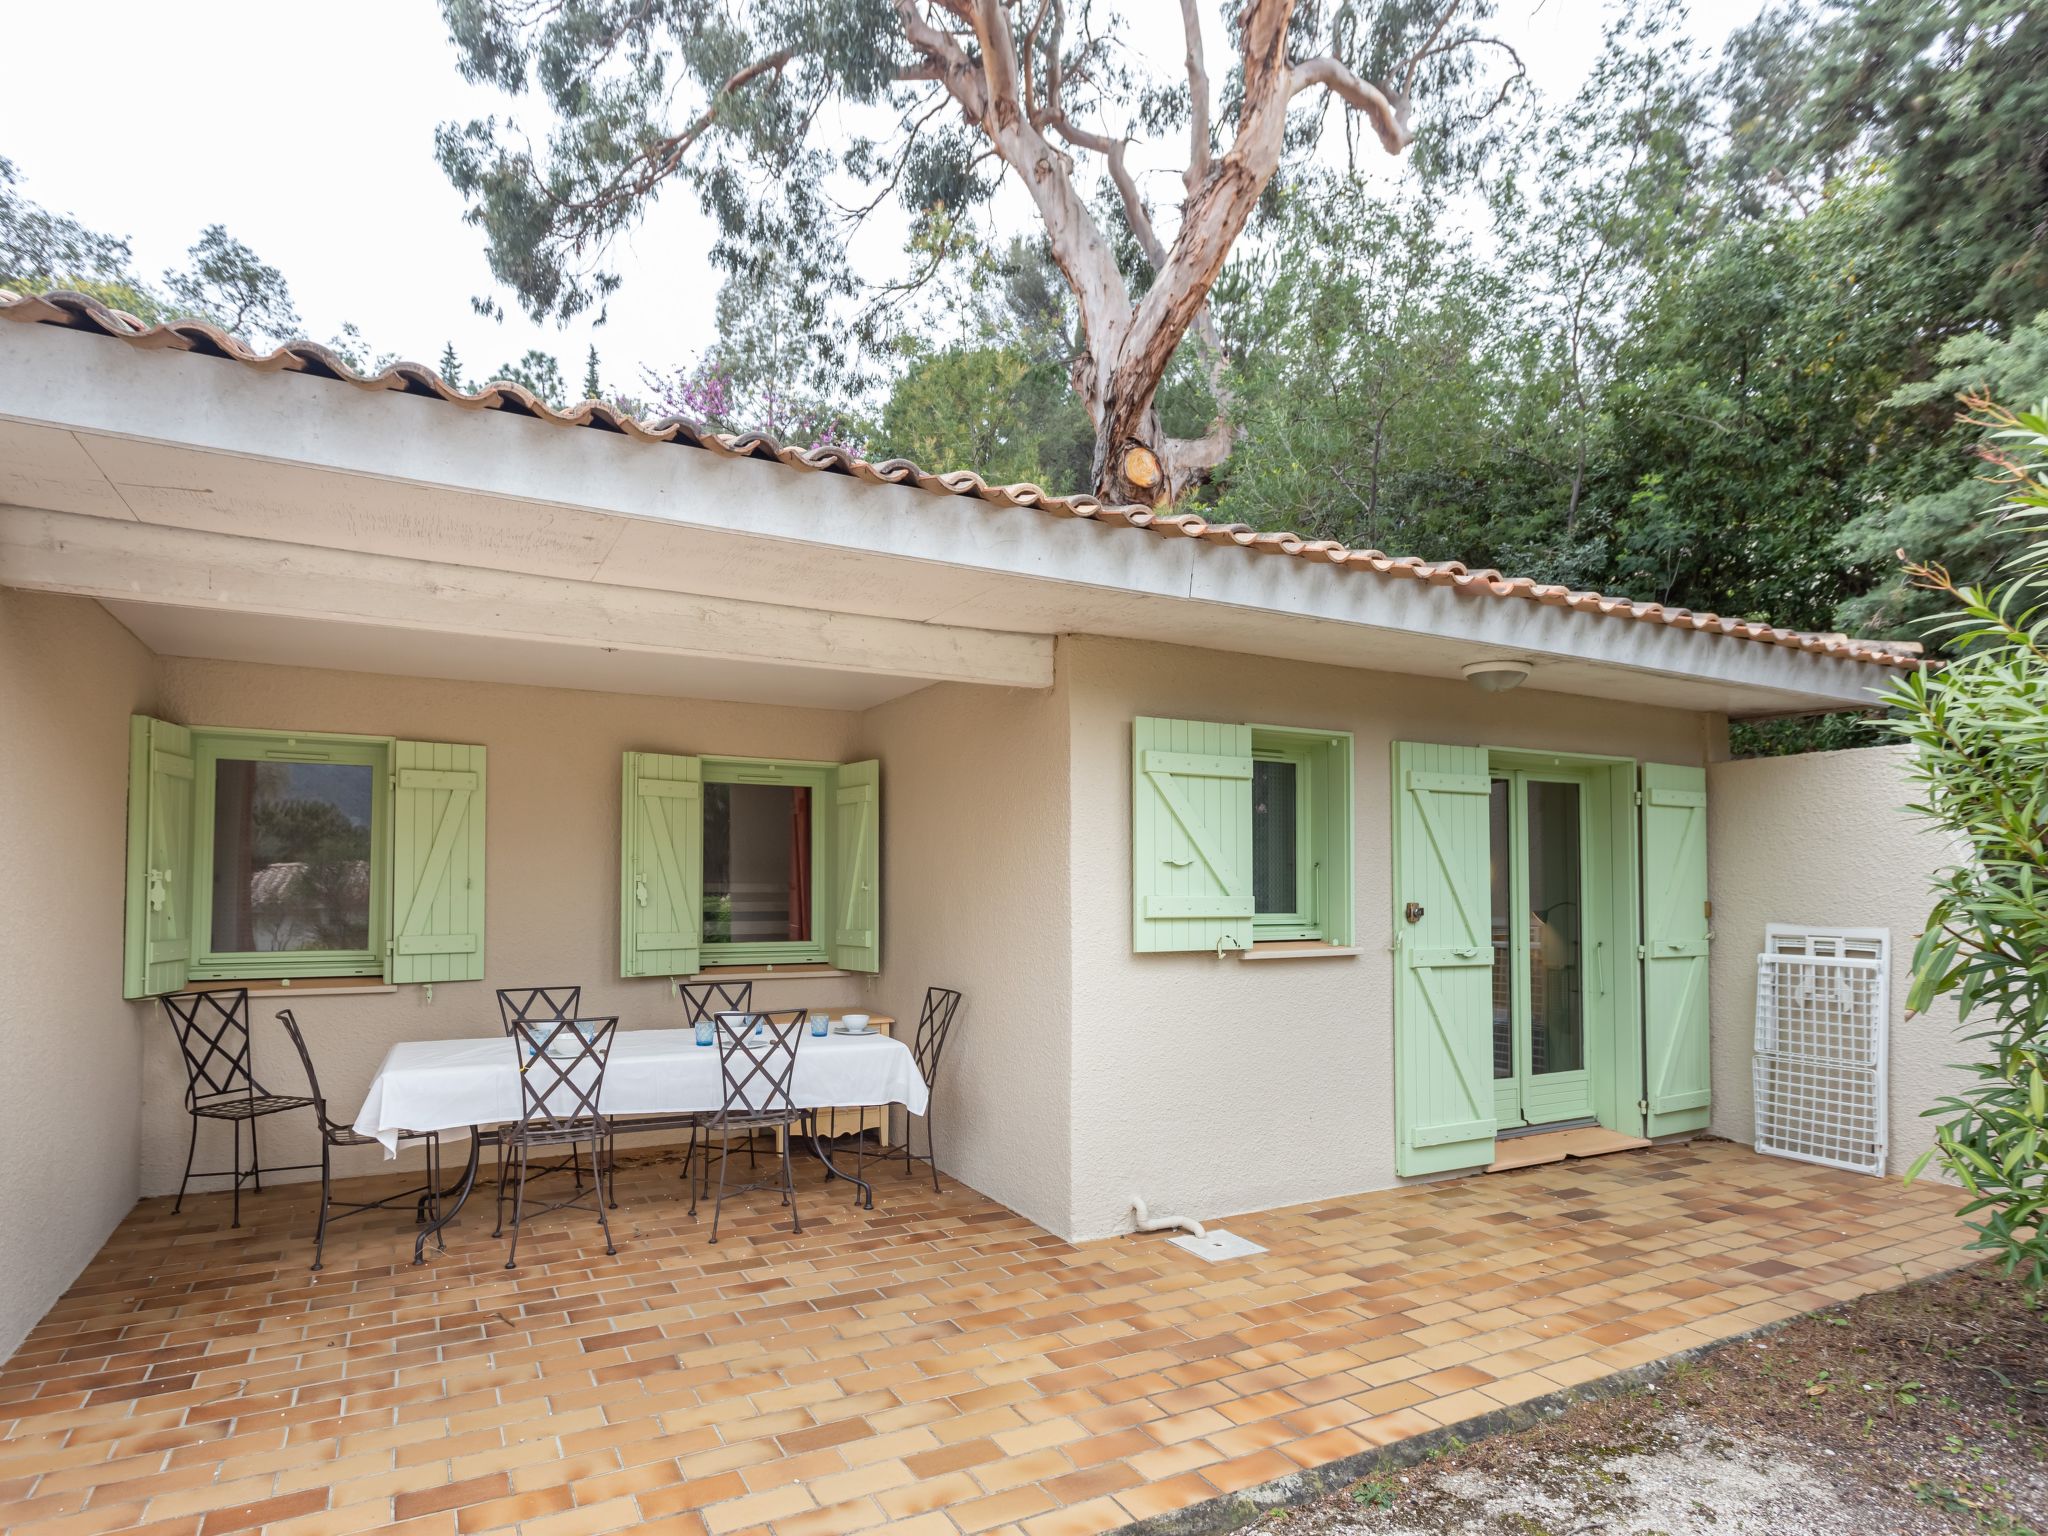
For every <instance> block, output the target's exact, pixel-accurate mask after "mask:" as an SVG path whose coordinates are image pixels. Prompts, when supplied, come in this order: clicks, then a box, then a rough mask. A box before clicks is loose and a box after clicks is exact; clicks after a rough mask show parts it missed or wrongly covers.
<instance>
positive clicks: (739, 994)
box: [676, 981, 754, 1026]
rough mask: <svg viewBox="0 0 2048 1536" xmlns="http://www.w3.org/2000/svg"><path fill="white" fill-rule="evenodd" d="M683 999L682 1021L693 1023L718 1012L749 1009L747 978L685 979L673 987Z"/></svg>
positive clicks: (751, 1006)
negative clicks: (719, 979)
mask: <svg viewBox="0 0 2048 1536" xmlns="http://www.w3.org/2000/svg"><path fill="white" fill-rule="evenodd" d="M676 991H677V992H678V993H679V994H680V995H681V997H682V999H683V1022H684V1023H685V1024H689V1025H693V1026H694V1025H695V1024H696V1023H697V1022H698V1021H699V1020H701V1019H708V1018H710V1017H711V1016H712V1015H713V1014H718V1013H752V1012H753V1011H754V984H753V983H752V982H751V981H686V982H683V983H682V984H681V985H679V986H678V987H677V988H676Z"/></svg>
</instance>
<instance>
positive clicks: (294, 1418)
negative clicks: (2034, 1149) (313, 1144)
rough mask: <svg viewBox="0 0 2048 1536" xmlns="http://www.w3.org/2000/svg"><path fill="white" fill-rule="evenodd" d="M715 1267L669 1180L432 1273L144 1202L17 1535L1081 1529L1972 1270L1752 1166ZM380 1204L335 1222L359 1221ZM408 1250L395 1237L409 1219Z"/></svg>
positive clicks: (220, 1200) (979, 1204) (15, 1443)
mask: <svg viewBox="0 0 2048 1536" xmlns="http://www.w3.org/2000/svg"><path fill="white" fill-rule="evenodd" d="M806 1172H807V1175H808V1177H806V1179H805V1181H804V1183H803V1185H802V1187H801V1194H800V1198H801V1201H802V1209H803V1213H804V1223H805V1224H804V1231H803V1233H802V1234H801V1235H796V1234H793V1233H791V1232H790V1231H788V1229H787V1214H786V1212H784V1211H783V1209H782V1208H781V1206H780V1204H779V1202H778V1201H777V1200H776V1199H775V1198H774V1197H773V1196H761V1195H756V1196H749V1197H746V1198H745V1199H742V1200H741V1201H739V1202H737V1203H735V1204H732V1205H731V1206H729V1208H728V1210H727V1211H726V1215H725V1221H724V1223H723V1226H722V1229H721V1234H720V1235H721V1239H722V1240H721V1242H720V1243H719V1244H718V1246H717V1247H716V1248H713V1247H711V1246H710V1245H709V1243H708V1242H706V1241H705V1240H704V1239H705V1237H706V1236H707V1226H706V1223H704V1222H702V1221H699V1222H692V1221H691V1220H689V1219H688V1217H687V1215H686V1214H685V1207H686V1199H685V1198H684V1196H683V1190H682V1186H681V1185H680V1183H679V1181H678V1180H677V1178H676V1170H675V1164H674V1162H673V1160H672V1159H668V1158H664V1157H663V1156H661V1155H660V1154H659V1153H655V1154H649V1155H643V1157H642V1158H641V1159H640V1160H639V1161H637V1162H635V1163H632V1164H629V1165H628V1166H627V1167H626V1168H625V1169H623V1170H622V1172H621V1175H620V1178H619V1181H618V1183H619V1187H618V1196H619V1202H620V1208H619V1209H618V1211H616V1212H615V1213H613V1214H614V1230H615V1232H616V1234H617V1237H618V1246H619V1253H618V1255H617V1256H616V1257H615V1258H610V1259H607V1258H605V1257H604V1255H603V1253H602V1251H601V1243H600V1241H599V1240H598V1237H597V1233H596V1229H595V1227H594V1225H593V1224H592V1223H591V1221H590V1219H589V1216H588V1213H587V1212H582V1213H573V1212H564V1213H558V1214H555V1215H551V1216H547V1217H542V1218H538V1219H536V1220H535V1221H534V1222H533V1223H532V1224H531V1227H530V1229H529V1231H528V1232H527V1233H526V1236H525V1237H524V1239H523V1240H522V1242H521V1247H520V1257H521V1264H520V1267H519V1269H518V1270H516V1271H513V1272H511V1273H507V1272H506V1271H504V1270H503V1268H502V1267H501V1266H502V1264H503V1261H504V1245H503V1243H502V1241H493V1240H491V1239H490V1237H489V1236H488V1233H489V1231H490V1211H489V1202H488V1201H487V1200H479V1201H478V1202H476V1203H475V1204H473V1205H472V1206H471V1208H470V1209H469V1210H468V1211H466V1212H465V1213H464V1216H463V1218H462V1219H461V1221H460V1222H459V1223H458V1224H457V1225H456V1226H455V1227H454V1228H453V1229H452V1230H451V1232H450V1234H449V1247H448V1251H447V1253H445V1254H436V1255H435V1256H434V1258H433V1259H432V1261H431V1262H430V1263H429V1264H427V1265H425V1266H423V1267H420V1268H417V1269H416V1268H414V1267H413V1266H412V1265H411V1264H410V1263H408V1262H406V1261H407V1260H408V1259H409V1257H410V1246H411V1235H412V1234H411V1231H410V1229H409V1228H406V1227H404V1226H403V1224H402V1222H401V1221H399V1220H386V1219H384V1218H383V1217H368V1218H363V1219H362V1220H359V1221H354V1222H350V1223H347V1224H345V1225H343V1226H341V1227H338V1228H336V1229H335V1231H334V1233H332V1234H331V1239H332V1240H331V1241H330V1245H329V1248H328V1255H327V1268H326V1269H325V1270H324V1271H323V1272H322V1273H321V1274H319V1275H313V1274H310V1273H309V1272H308V1271H307V1270H306V1268H305V1264H306V1262H307V1260H308V1258H309V1257H310V1243H309V1240H308V1239H309V1234H310V1230H311V1225H312V1201H311V1191H310V1190H309V1189H308V1187H307V1186H304V1185H293V1186H286V1187H284V1188H282V1189H273V1190H269V1191H266V1192H264V1193H263V1194H262V1195H260V1196H251V1197H249V1198H247V1199H245V1201H244V1208H245V1212H246V1213H247V1214H248V1218H249V1219H248V1221H247V1223H246V1224H245V1225H244V1226H243V1227H242V1229H241V1230H239V1231H232V1232H231V1231H229V1230H227V1225H226V1223H227V1205H228V1202H227V1199H226V1197H225V1196H212V1195H207V1196H197V1197H194V1198H192V1199H191V1200H188V1202H187V1208H186V1210H185V1212H184V1213H183V1214H182V1215H179V1216H174V1215H173V1214H172V1213H171V1210H170V1202H169V1201H167V1200H149V1201H145V1202H143V1203H142V1204H141V1205H139V1206H138V1207H137V1208H136V1210H135V1211H134V1212H133V1213H132V1214H131V1215H130V1216H129V1217H128V1219H127V1220H126V1221H124V1222H123V1223H122V1225H121V1228H120V1230H119V1231H117V1232H116V1233H115V1234H114V1236H113V1237H112V1238H111V1239H110V1240H109V1241H108V1243H107V1245H106V1247H105V1248H104V1250H103V1251H102V1252H101V1253H100V1255H99V1256H98V1257H97V1258H96V1259H95V1260H94V1261H93V1263H92V1264H91V1265H90V1266H89V1267H88V1268H87V1270H86V1272H85V1273H84V1274H83V1275H81V1276H80V1277H79V1280H78V1282H77V1284H76V1285H74V1286H73V1287H72V1289H71V1291H70V1292H69V1293H68V1294H67V1295H66V1296H65V1297H64V1298H63V1299H62V1300H61V1301H60V1302H59V1303H58V1304H57V1305H56V1306H55V1307H54V1308H52V1310H51V1312H50V1314H49V1316H48V1317H46V1318H45V1319H44V1320H43V1321H42V1323H41V1324H39V1325H38V1326H37V1328H36V1329H35V1331H34V1332H33V1333H32V1334H31V1335H30V1337H29V1338H28V1340H27V1341H26V1342H25V1343H24V1344H23V1346H22V1348H21V1350H20V1351H19V1352H18V1353H17V1354H16V1356H15V1357H14V1359H13V1360H11V1361H9V1362H8V1363H7V1364H6V1365H5V1366H4V1367H0V1531H4V1532H8V1533H14V1532H20V1533H23V1536H72V1533H78V1536H88V1533H99V1532H114V1531H132V1530H144V1529H148V1530H161V1531H163V1532H165V1533H166V1536H236V1533H239V1532H243V1531H253V1530H255V1529H257V1528H259V1527H261V1528H263V1529H265V1530H267V1531H270V1532H275V1533H278V1536H350V1533H353V1532H357V1531H370V1530H377V1531H386V1530H389V1531H396V1532H402V1533H403V1536H481V1533H486V1532H494V1531H508V1532H509V1531H512V1530H513V1529H514V1528H515V1527H516V1529H517V1532H518V1536H607V1533H610V1532H614V1531H623V1530H626V1529H629V1528H635V1529H638V1530H640V1531H646V1532H651V1533H654V1536H707V1533H708V1536H732V1533H740V1532H755V1531H765V1532H768V1533H770V1536H824V1533H831V1532H841V1531H844V1532H856V1531H868V1530H880V1529H883V1528H887V1529H888V1530H889V1531H891V1532H901V1533H906V1536H963V1533H970V1536H971V1533H980V1532H993V1533H997V1536H1005V1533H1010V1532H1021V1533H1022V1536H1089V1533H1092V1532H1097V1531H1104V1530H1110V1529H1114V1528H1115V1527H1117V1526H1119V1525H1122V1524H1125V1523H1128V1522H1129V1521H1131V1520H1134V1519H1141V1518H1145V1517H1148V1516H1151V1515H1157V1514H1163V1513H1167V1512H1170V1511H1174V1510H1179V1509H1184V1508H1186V1507H1187V1506H1189V1505H1191V1504H1195V1503H1199V1502H1201V1501H1202V1500H1204V1499H1208V1498H1212V1497H1214V1496H1215V1495H1216V1494H1217V1493H1219V1492H1236V1491H1238V1490H1240V1489H1243V1488H1248V1487H1252V1486H1254V1485H1256V1484H1259V1483H1263V1482H1267V1481H1270V1480H1272V1479H1274V1478H1278V1477H1281V1476H1284V1475H1286V1474H1287V1473H1289V1472H1290V1471H1292V1470H1294V1469H1296V1468H1298V1467H1313V1466H1316V1465H1320V1464H1322V1463H1324V1462H1328V1461H1331V1460H1335V1459H1338V1458H1341V1457H1344V1456H1348V1455H1351V1454H1353V1453H1355V1452H1357V1451H1360V1450H1363V1449H1365V1448H1367V1447H1369V1446H1376V1445H1385V1444H1389V1443H1391V1442H1393V1441H1396V1440H1399V1439H1402V1438H1404V1437H1406V1436H1410V1435H1415V1434H1421V1433H1426V1432H1427V1431H1429V1430H1431V1429H1433V1428H1435V1427H1437V1426H1439V1425H1443V1424H1450V1423H1457V1422H1460V1421H1462V1420H1464V1419H1466V1418H1470V1417H1473V1416H1476V1415H1478V1414H1482V1413H1486V1412H1490V1411H1492V1410H1494V1409H1496V1408H1498V1407H1499V1406H1501V1405H1502V1404H1512V1403H1519V1402H1525V1401H1528V1400H1529V1399H1531V1398H1535V1397H1540V1396H1543V1395H1544V1394H1546V1393H1548V1392H1551V1391H1555V1390H1558V1389H1559V1388H1562V1387H1566V1386H1572V1385H1577V1384H1580V1383H1583V1382H1587V1381H1591V1380H1593V1379H1595V1378H1597V1377H1599V1376H1602V1375H1605V1374H1608V1373H1610V1372H1612V1371H1616V1370H1620V1369H1625V1368H1626V1367H1628V1366H1630V1365H1634V1364H1638V1363H1640V1362H1643V1361H1647V1360H1654V1359H1657V1358H1660V1357H1662V1356H1665V1355H1668V1354H1671V1353H1674V1352H1676V1351H1679V1350H1683V1349H1688V1348H1691V1347H1693V1346H1695V1345H1698V1344H1701V1343H1705V1342H1711V1341H1713V1340H1716V1339H1722V1338H1728V1337H1732V1336H1734V1335H1736V1334H1738V1333H1741V1332H1744V1331H1747V1330H1749V1329H1752V1328H1755V1327H1758V1326H1760V1325H1762V1324H1764V1323H1768V1322H1773V1321H1777V1320H1780V1319H1782V1318H1785V1317H1788V1316H1791V1315H1793V1314H1794V1313H1796V1312H1798V1311H1801V1310H1805V1309H1808V1308H1811V1307H1815V1306H1819V1305H1823V1304H1825V1303H1826V1302H1828V1301H1830V1300H1839V1299H1845V1298H1847V1297H1851V1296H1856V1295H1862V1294H1865V1293H1867V1292H1869V1291H1872V1290H1877V1289H1881V1288H1883V1287H1885V1286H1889V1285H1896V1284H1899V1283H1901V1282H1902V1281H1904V1280H1907V1279H1911V1278H1915V1277H1917V1276H1920V1275H1925V1274H1930V1273H1933V1272H1935V1271H1937V1270H1940V1269H1943V1268H1947V1267H1949V1266H1951V1265H1953V1264H1955V1263H1958V1262H1960V1261H1961V1260H1962V1258H1963V1257H1964V1254H1963V1252H1962V1244H1963V1242H1964V1240H1965V1238H1966V1236H1967V1233H1966V1232H1965V1230H1964V1229H1963V1228H1962V1226H1961V1225H1960V1223H1958V1222H1957V1221H1956V1220H1955V1218H1954V1216H1953V1215H1952V1214H1951V1209H1950V1208H1951V1205H1952V1201H1953V1197H1952V1195H1951V1193H1950V1192H1949V1191H1947V1190H1945V1189H1942V1188H1940V1187H1938V1186H1935V1185H1931V1184H1928V1185H1920V1186H1916V1187H1914V1188H1911V1189H1906V1188H1902V1187H1901V1186H1899V1185H1897V1184H1889V1183H1884V1182H1880V1181H1877V1180H1871V1179H1862V1178H1856V1177H1853V1176H1851V1175H1848V1174H1844V1173H1838V1172H1834V1171H1831V1170H1826V1169H1821V1168H1813V1167H1807V1166H1803V1165H1800V1164H1795V1163H1788V1162H1782V1161H1777V1160H1773V1159H1766V1158H1759V1157H1756V1156H1754V1155H1753V1154H1751V1153H1748V1152H1746V1151H1743V1150H1742V1149H1740V1148H1737V1147H1733V1146H1729V1145H1727V1144H1725V1143H1712V1142H1709V1143H1699V1144H1695V1145H1692V1146H1684V1147H1658V1148H1652V1149H1649V1150H1646V1151H1641V1152H1633V1153H1626V1154H1621V1155H1618V1156H1614V1157H1609V1158H1604V1159H1600V1160H1597V1161H1593V1162H1579V1163H1567V1164H1562V1165H1554V1166H1551V1167H1546V1168H1534V1169H1526V1170H1521V1171H1518V1172H1513V1173H1506V1174H1498V1175H1490V1176H1487V1177H1483V1178H1471V1179H1463V1180H1457V1181H1452V1182H1446V1183H1438V1184H1432V1185H1427V1186H1416V1187H1411V1188H1405V1189H1401V1190H1394V1191H1388V1192H1384V1193H1380V1194H1370V1195H1357V1196H1352V1197H1349V1198H1347V1199H1343V1200H1338V1201H1324V1202H1318V1203H1313V1204H1311V1205H1307V1206H1298V1207H1294V1208H1291V1209H1287V1210H1279V1211H1270V1212H1266V1213H1263V1214H1259V1215H1254V1216H1243V1217H1236V1218H1233V1219H1232V1220H1231V1222H1230V1226H1231V1228H1232V1230H1234V1231H1236V1232H1238V1233H1239V1234H1240V1235H1242V1236H1244V1237H1247V1238H1250V1239H1251V1240H1252V1241H1254V1242H1256V1243H1259V1244H1261V1245H1263V1246H1264V1247H1265V1248H1266V1249H1267V1250H1268V1251H1267V1252H1266V1253H1264V1254H1262V1255H1259V1256H1256V1257H1253V1258H1250V1259H1245V1260H1239V1261H1234V1262H1231V1263H1228V1264H1221V1265H1213V1266H1212V1265H1208V1264H1205V1263H1203V1262H1202V1261H1200V1260H1198V1259H1195V1258H1193V1257H1192V1256H1190V1255H1187V1254H1185V1253H1182V1252H1181V1251H1180V1250H1178V1249H1175V1248H1173V1247H1171V1246H1170V1245H1168V1244H1167V1243H1165V1242H1164V1241H1163V1240H1160V1239H1156V1238H1134V1239H1120V1240H1111V1241H1108V1242H1102V1243H1090V1244H1085V1245H1081V1246H1078V1247H1077V1246H1074V1245H1071V1244H1068V1243H1065V1242H1062V1241H1061V1240H1060V1239H1058V1238H1055V1237H1053V1236H1051V1235H1050V1234H1048V1233H1046V1232H1044V1231H1041V1230H1040V1229H1038V1228H1036V1227H1034V1226H1032V1225H1031V1224H1030V1223H1029V1222H1027V1221H1025V1220H1024V1219H1023V1218H1022V1217H1020V1216H1017V1215H1015V1214H1013V1213H1011V1212H1009V1211H1006V1210H1004V1209H1002V1208H1001V1207H1000V1206H997V1205H995V1204H994V1203H992V1202H990V1201H988V1200H986V1199H983V1198H981V1197H980V1196H978V1195H975V1194H974V1193H973V1192H971V1191H968V1190H965V1189H962V1188H960V1187H959V1186H957V1185H954V1184H951V1183H950V1182H949V1184H948V1187H947V1189H946V1191H945V1192H944V1193H943V1194H939V1195H935V1194H933V1192H932V1190H931V1186H930V1183H929V1182H928V1180H927V1179H925V1178H924V1177H922V1175H921V1173H920V1176H919V1177H909V1178H906V1177H905V1176H903V1174H902V1173H901V1171H900V1169H895V1170H884V1171H882V1172H881V1173H880V1175H879V1177H880V1183H879V1185H878V1187H877V1199H876V1209H875V1210H874V1211H873V1212H863V1211H860V1210H857V1209H856V1208H854V1206H853V1205H852V1204H851V1202H850V1200H848V1198H847V1190H846V1187H845V1186H844V1185H837V1186H830V1185H825V1184H822V1183H821V1182H819V1180H818V1179H817V1177H816V1173H815V1168H814V1167H807V1169H806ZM381 1185H382V1181H361V1183H360V1186H359V1188H358V1189H355V1190H349V1191H346V1192H345V1193H347V1194H348V1195H350V1196H351V1197H355V1198H360V1197H361V1196H362V1195H363V1194H364V1193H366V1192H369V1193H374V1192H376V1191H377V1190H378V1189H379V1188H380V1187H381ZM380 1222H381V1223H382V1224H381V1225H379V1223H380Z"/></svg>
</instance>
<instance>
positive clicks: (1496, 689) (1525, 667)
mask: <svg viewBox="0 0 2048 1536" xmlns="http://www.w3.org/2000/svg"><path fill="white" fill-rule="evenodd" d="M1462 670H1463V672H1464V674H1465V681H1466V682H1468V683H1470V684H1471V685H1472V686H1473V687H1474V688H1477V689H1478V690H1479V691H1480V692H1481V693H1506V692H1507V691H1508V690H1509V689H1511V688H1519V687H1521V686H1522V684H1524V683H1526V682H1527V681H1528V680H1529V673H1530V671H1531V668H1530V666H1529V663H1528V662H1526V661H1518V660H1516V659H1515V658H1514V657H1511V656H1498V657H1495V658H1493V659H1492V660H1490V661H1468V662H1466V663H1465V665H1464V667H1463V669H1462Z"/></svg>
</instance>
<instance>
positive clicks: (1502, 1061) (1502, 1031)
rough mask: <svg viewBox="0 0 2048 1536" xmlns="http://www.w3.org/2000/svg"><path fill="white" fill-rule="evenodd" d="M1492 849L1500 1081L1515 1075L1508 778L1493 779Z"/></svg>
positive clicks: (1495, 1057)
mask: <svg viewBox="0 0 2048 1536" xmlns="http://www.w3.org/2000/svg"><path fill="white" fill-rule="evenodd" d="M1488 825H1489V828H1490V831H1489V834H1488V848H1489V850H1490V861H1491V869H1492V888H1493V1075H1494V1079H1495V1080H1496V1081H1499V1080H1500V1079H1502V1078H1509V1077H1513V1076H1514V1075H1515V953H1514V951H1513V950H1512V949H1510V948H1509V947H1508V930H1509V929H1510V928H1511V927H1512V926H1513V924H1514V920H1515V917H1514V912H1515V897H1514V890H1513V884H1514V882H1513V880H1512V879H1511V878H1510V871H1511V870H1512V869H1513V867H1514V866H1513V863H1512V858H1513V849H1512V848H1511V847H1510V846H1509V841H1508V840H1509V827H1510V825H1511V823H1510V820H1509V816H1508V781H1507V780H1506V779H1495V780H1494V781H1493V803H1492V805H1491V807H1490V811H1489V821H1488Z"/></svg>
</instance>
